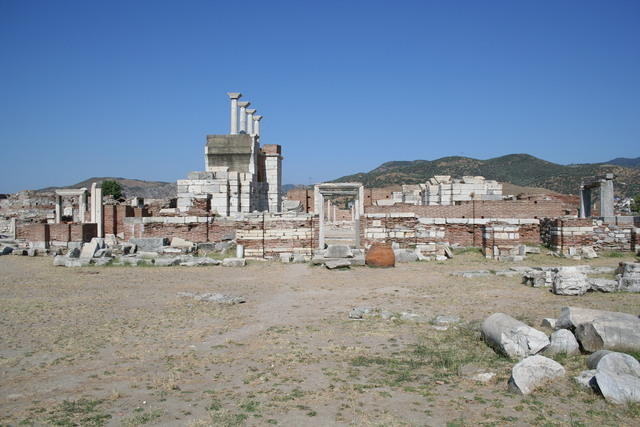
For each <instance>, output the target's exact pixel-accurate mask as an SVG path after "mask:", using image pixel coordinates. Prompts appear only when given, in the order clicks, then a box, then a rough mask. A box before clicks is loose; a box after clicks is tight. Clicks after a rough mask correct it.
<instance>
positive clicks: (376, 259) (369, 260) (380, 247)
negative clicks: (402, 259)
mask: <svg viewBox="0 0 640 427" xmlns="http://www.w3.org/2000/svg"><path fill="white" fill-rule="evenodd" d="M365 263H366V264H367V265H368V266H369V267H395V265H396V256H395V254H394V253H393V249H392V248H391V245H388V244H386V243H374V244H373V245H371V248H370V249H369V251H368V252H367V256H366V258H365Z"/></svg>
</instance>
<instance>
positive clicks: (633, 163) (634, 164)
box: [602, 157, 640, 169]
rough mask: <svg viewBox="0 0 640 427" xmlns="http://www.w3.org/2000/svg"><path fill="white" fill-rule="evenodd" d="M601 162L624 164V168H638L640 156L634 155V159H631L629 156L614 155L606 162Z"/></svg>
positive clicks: (605, 163)
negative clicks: (613, 157)
mask: <svg viewBox="0 0 640 427" xmlns="http://www.w3.org/2000/svg"><path fill="white" fill-rule="evenodd" d="M602 164H604V165H618V166H624V167H626V168H636V169H640V157H636V158H635V159H631V158H629V157H616V158H615V159H613V160H609V161H608V162H604V163H602Z"/></svg>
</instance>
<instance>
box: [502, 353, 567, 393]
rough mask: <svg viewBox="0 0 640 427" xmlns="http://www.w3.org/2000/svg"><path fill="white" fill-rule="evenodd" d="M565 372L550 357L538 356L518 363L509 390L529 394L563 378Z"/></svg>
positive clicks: (510, 380) (513, 370) (513, 371)
mask: <svg viewBox="0 0 640 427" xmlns="http://www.w3.org/2000/svg"><path fill="white" fill-rule="evenodd" d="M564 374H565V370H564V368H563V367H562V365H561V364H559V363H558V362H556V361H555V360H552V359H549V358H548V357H544V356H540V355H536V356H530V357H527V358H526V359H524V360H522V361H520V362H518V363H516V365H515V366H514V367H513V369H512V370H511V378H510V379H509V389H510V390H511V391H514V392H517V393H521V394H529V393H531V392H532V391H533V390H535V389H536V388H538V387H540V386H541V385H543V384H545V383H546V382H548V381H550V380H552V379H554V378H559V377H563V376H564Z"/></svg>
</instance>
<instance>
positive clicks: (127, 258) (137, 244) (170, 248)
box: [53, 237, 246, 267]
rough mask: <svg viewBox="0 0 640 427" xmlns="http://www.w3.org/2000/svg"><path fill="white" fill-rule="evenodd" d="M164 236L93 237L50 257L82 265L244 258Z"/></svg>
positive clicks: (235, 261)
mask: <svg viewBox="0 0 640 427" xmlns="http://www.w3.org/2000/svg"><path fill="white" fill-rule="evenodd" d="M168 243H169V242H168V240H167V239H165V238H141V239H131V240H130V241H129V242H128V243H122V244H119V243H118V242H117V241H109V239H104V238H99V237H94V238H93V239H91V241H90V242H88V243H85V244H83V245H82V249H78V248H72V249H69V250H68V251H67V253H66V254H65V255H57V256H55V257H54V258H53V265H55V266H64V267H85V266H88V265H96V266H104V265H121V266H124V265H126V266H142V265H147V266H157V267H170V266H175V265H180V266H184V267H196V266H212V265H223V266H225V267H243V266H245V265H246V260H245V259H244V258H238V257H236V258H225V259H223V260H222V261H220V260H217V259H214V258H210V257H198V256H194V253H195V248H196V246H195V245H194V244H193V243H191V242H188V241H186V240H183V239H180V238H173V239H172V241H171V244H168Z"/></svg>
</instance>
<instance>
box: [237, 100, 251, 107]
mask: <svg viewBox="0 0 640 427" xmlns="http://www.w3.org/2000/svg"><path fill="white" fill-rule="evenodd" d="M249 105H251V103H250V102H249V101H240V102H238V107H240V108H247V107H248V106H249Z"/></svg>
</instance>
